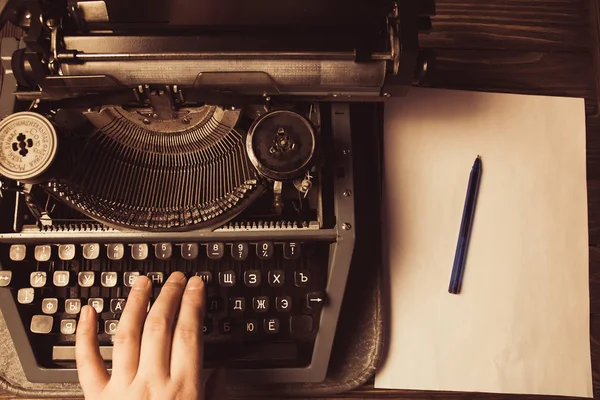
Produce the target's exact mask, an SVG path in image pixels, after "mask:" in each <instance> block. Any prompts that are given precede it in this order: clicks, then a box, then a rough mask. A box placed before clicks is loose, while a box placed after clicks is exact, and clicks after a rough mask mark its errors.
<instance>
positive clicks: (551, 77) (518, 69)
mask: <svg viewBox="0 0 600 400" xmlns="http://www.w3.org/2000/svg"><path fill="white" fill-rule="evenodd" d="M592 68H593V64H592V56H591V55H590V54H588V53H541V52H536V51H492V50H446V49H443V50H437V51H436V62H435V67H434V69H433V70H432V71H431V72H430V73H429V74H428V76H427V80H426V84H427V85H429V86H433V87H444V88H453V89H469V90H480V91H491V92H507V93H524V94H539V95H551V96H571V97H584V98H590V99H592V98H594V97H595V93H596V91H595V88H594V78H593V73H592Z"/></svg>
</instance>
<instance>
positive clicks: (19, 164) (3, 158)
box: [0, 111, 58, 183]
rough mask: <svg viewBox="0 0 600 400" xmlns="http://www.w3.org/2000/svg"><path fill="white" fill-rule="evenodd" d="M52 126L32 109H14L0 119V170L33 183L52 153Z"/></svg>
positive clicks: (53, 147)
mask: <svg viewBox="0 0 600 400" xmlns="http://www.w3.org/2000/svg"><path fill="white" fill-rule="evenodd" d="M57 144H58V136H57V135H56V130H55V129H54V126H52V124H51V123H50V121H48V120H47V119H46V118H44V117H43V116H41V115H39V114H36V113H34V112H29V111H24V112H18V113H14V114H12V115H10V116H8V117H7V118H5V119H4V120H3V121H2V123H0V174H1V175H3V176H5V177H7V178H9V179H14V180H19V181H22V182H27V183H37V182H39V181H41V180H43V177H42V175H43V174H44V173H45V172H46V171H47V170H48V168H49V167H50V165H51V164H52V162H53V161H54V158H55V156H56V150H57Z"/></svg>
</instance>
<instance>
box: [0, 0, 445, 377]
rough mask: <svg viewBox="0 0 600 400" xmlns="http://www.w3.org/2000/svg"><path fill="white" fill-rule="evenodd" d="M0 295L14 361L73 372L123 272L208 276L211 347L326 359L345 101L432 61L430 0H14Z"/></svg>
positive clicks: (297, 372)
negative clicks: (422, 52) (89, 312)
mask: <svg viewBox="0 0 600 400" xmlns="http://www.w3.org/2000/svg"><path fill="white" fill-rule="evenodd" d="M3 4H4V9H3V10H2V14H1V18H2V21H1V22H2V23H4V24H6V23H12V24H14V25H17V26H20V27H21V28H22V29H23V30H24V31H25V32H26V35H25V36H24V37H23V38H22V39H21V40H16V39H14V38H5V39H3V42H2V47H1V52H2V54H1V56H2V66H3V69H4V77H3V81H2V91H1V95H0V114H1V117H2V118H3V119H2V121H1V122H0V140H1V145H0V179H1V183H2V191H1V194H2V198H1V204H0V307H1V310H2V314H3V316H4V319H5V320H6V322H7V325H8V327H9V330H10V333H11V336H12V339H13V341H14V343H15V345H16V349H17V352H18V355H19V358H20V360H21V363H22V365H23V368H24V370H25V373H26V375H27V377H28V378H29V379H30V380H31V381H34V382H75V381H77V374H76V370H75V364H74V340H75V337H74V332H75V329H76V326H77V318H78V313H79V311H80V309H81V306H82V305H85V304H89V305H92V306H93V307H94V308H96V310H97V312H98V313H99V320H100V323H99V327H98V335H99V341H100V345H101V353H102V355H103V357H104V358H105V360H106V362H107V366H108V367H110V360H111V356H112V347H111V343H112V338H113V337H114V334H115V331H116V329H117V326H118V320H119V317H120V314H121V312H122V309H123V307H124V305H125V304H126V299H127V295H128V293H129V290H130V288H131V285H132V284H133V282H135V279H136V278H137V277H138V276H139V275H140V274H146V275H148V276H149V277H150V279H151V280H152V281H153V283H154V287H155V289H154V297H156V296H157V295H158V293H159V292H160V287H161V284H162V282H163V281H164V280H166V278H167V277H168V275H169V274H170V273H171V272H172V271H176V270H179V271H183V272H184V273H186V274H187V275H188V276H192V275H198V276H201V277H202V278H203V279H204V281H205V282H206V285H207V306H208V312H207V316H206V319H205V324H204V337H205V341H206V345H205V348H206V350H205V358H206V361H205V364H206V368H211V367H214V366H217V365H222V366H226V367H227V368H228V369H229V370H230V371H231V374H232V376H234V377H236V379H243V380H250V381H253V382H260V383H266V382H316V381H321V380H323V379H324V377H325V374H326V371H327V367H328V362H329V357H330V353H331V347H332V343H333V339H334V335H335V331H336V324H337V320H338V316H339V312H340V307H341V303H342V299H343V296H344V289H345V285H346V279H347V276H348V270H349V267H350V263H351V260H352V254H353V249H354V246H355V240H354V237H355V230H356V229H357V227H356V226H355V214H356V213H359V212H360V211H361V210H357V209H356V208H355V202H354V199H355V191H356V190H357V188H356V189H355V187H354V185H353V184H354V180H353V176H354V175H355V174H357V173H360V171H355V170H353V159H354V157H356V156H359V154H360V149H356V148H354V147H353V143H352V140H351V137H352V136H351V134H350V133H351V129H352V127H351V124H350V105H349V103H350V102H361V101H381V100H382V99H384V98H385V97H386V96H389V95H395V94H400V93H402V92H403V91H404V90H406V87H407V86H408V85H410V84H411V82H412V81H413V79H414V76H415V71H420V70H421V69H423V67H424V60H422V59H421V58H420V57H419V51H418V45H417V44H418V43H417V32H418V30H419V29H420V28H426V27H427V23H428V19H427V18H426V15H429V14H431V13H432V12H433V10H432V6H431V5H426V4H425V2H420V4H419V6H418V7H417V5H416V4H415V3H413V2H410V1H407V2H402V1H400V2H398V3H395V2H393V1H387V0H386V1H366V2H362V3H361V2H357V3H356V5H354V3H353V5H352V6H348V5H346V4H345V3H344V2H341V1H337V0H336V1H329V2H323V1H312V2H311V1H308V2H288V1H275V0H265V1H258V2H257V1H253V2H240V1H232V0H226V1H225V0H223V1H220V2H209V1H195V2H190V1H184V0H175V1H171V2H168V1H143V2H142V1H128V2H124V1H109V0H106V1H72V0H62V1H50V0H47V1H35V0H28V1H12V0H11V1H8V2H5V3H3Z"/></svg>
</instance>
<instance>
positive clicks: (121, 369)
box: [112, 276, 152, 384]
mask: <svg viewBox="0 0 600 400" xmlns="http://www.w3.org/2000/svg"><path fill="white" fill-rule="evenodd" d="M151 289H152V284H151V282H150V279H148V278H147V277H145V276H140V277H139V278H137V280H136V281H135V284H134V285H133V287H132V288H131V292H129V297H128V298H127V304H126V305H125V309H124V310H123V314H122V315H121V319H120V321H119V326H118V327H117V334H116V335H115V338H114V342H113V346H114V350H113V362H112V365H113V373H112V376H113V379H115V380H117V381H119V382H122V383H124V384H129V383H131V381H133V378H135V375H136V373H137V370H138V364H139V361H140V346H141V341H142V329H143V327H144V320H145V319H146V313H147V310H148V302H149V301H150V292H151Z"/></svg>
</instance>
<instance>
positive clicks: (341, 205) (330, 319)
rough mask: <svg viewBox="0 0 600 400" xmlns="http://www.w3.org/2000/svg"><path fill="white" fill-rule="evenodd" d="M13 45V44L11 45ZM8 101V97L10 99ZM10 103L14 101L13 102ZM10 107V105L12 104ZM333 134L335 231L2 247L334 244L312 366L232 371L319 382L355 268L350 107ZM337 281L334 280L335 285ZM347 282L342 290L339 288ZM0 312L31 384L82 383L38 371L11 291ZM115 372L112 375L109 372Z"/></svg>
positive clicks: (27, 234) (35, 236)
mask: <svg viewBox="0 0 600 400" xmlns="http://www.w3.org/2000/svg"><path fill="white" fill-rule="evenodd" d="M11 42H12V43H11ZM17 46H18V44H17V42H16V41H15V40H12V39H3V43H2V63H3V66H4V67H5V78H4V82H3V87H2V90H3V91H4V90H11V89H10V85H16V81H15V79H14V76H13V75H12V70H11V64H10V59H11V55H12V52H13V51H14V50H15V49H16V48H17ZM13 87H14V86H13ZM6 98H7V96H5V97H4V99H6ZM8 98H9V101H2V102H1V103H0V111H5V110H9V109H10V111H9V113H10V112H12V109H13V107H14V97H8ZM10 99H12V100H13V101H12V102H11V101H10ZM9 103H10V104H9ZM331 129H332V132H331V133H332V140H333V143H334V148H335V150H334V154H335V159H334V167H335V168H336V169H337V170H338V171H343V173H338V174H335V175H334V177H333V185H334V193H333V200H334V201H333V204H334V213H335V215H336V224H335V226H334V228H331V229H319V230H306V231H303V230H298V231H285V230H281V231H277V230H274V231H272V230H268V231H262V232H261V231H252V232H238V231H235V232H228V231H226V230H224V231H216V232H212V231H210V230H199V231H190V232H172V233H171V232H161V233H152V232H138V231H116V230H115V231H106V232H85V233H79V232H44V233H40V232H39V231H27V230H25V231H23V232H20V233H5V234H0V243H19V244H35V243H38V242H39V241H40V239H41V238H42V237H43V239H44V241H52V243H57V244H61V243H70V242H73V240H74V239H75V240H77V239H84V238H85V239H86V240H88V241H94V242H98V243H110V242H113V241H115V240H116V239H118V241H126V242H128V243H139V242H159V241H172V242H175V243H177V242H183V241H186V242H193V241H203V240H212V241H214V240H219V241H228V240H233V239H235V240H237V241H239V240H244V241H252V240H255V239H260V238H263V237H264V233H265V232H268V234H269V236H270V237H271V238H272V239H273V240H275V241H277V240H286V239H293V240H313V241H325V242H331V244H330V250H329V263H328V265H329V270H328V277H327V285H326V288H325V290H326V293H327V303H326V305H325V307H323V309H322V311H321V315H320V322H319V332H318V334H317V338H316V340H315V343H314V347H313V353H312V358H311V363H310V364H309V365H308V366H307V367H303V368H268V369H233V370H230V371H229V374H230V376H231V377H232V379H235V380H238V381H240V382H257V381H260V382H261V383H275V382H277V383H281V382H320V381H322V380H323V379H324V378H325V376H326V374H327V368H328V365H329V361H330V355H331V349H332V344H333V340H334V337H335V331H336V326H337V322H338V318H339V313H340V309H341V306H342V301H343V298H344V291H345V286H346V281H347V277H348V272H349V269H350V263H351V260H352V255H353V251H354V241H355V236H354V212H355V210H354V199H353V196H352V193H353V191H354V186H353V182H354V179H353V177H354V171H353V157H352V155H353V151H352V143H351V131H350V129H351V126H350V105H349V104H348V103H332V104H331ZM332 277H334V279H332ZM340 282H343V284H340ZM0 307H1V309H2V312H3V315H4V318H5V319H6V321H7V326H8V328H9V331H10V334H11V337H12V339H13V342H14V344H15V347H16V350H17V354H18V356H19V360H20V361H21V364H22V366H23V370H24V371H25V375H26V377H27V379H29V380H30V381H31V382H41V383H50V382H78V376H77V370H76V369H66V368H56V369H53V368H45V367H41V366H40V365H38V363H37V361H36V358H35V355H34V353H33V350H32V347H31V345H30V343H29V338H28V335H27V331H26V328H25V327H24V326H23V323H22V320H21V317H20V315H19V312H18V310H17V306H16V304H15V300H14V297H13V296H12V294H11V293H10V289H0ZM109 371H110V370H109Z"/></svg>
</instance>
